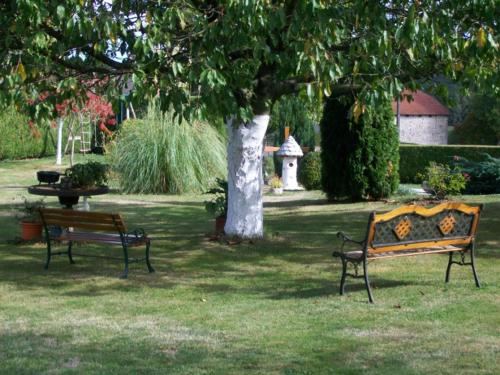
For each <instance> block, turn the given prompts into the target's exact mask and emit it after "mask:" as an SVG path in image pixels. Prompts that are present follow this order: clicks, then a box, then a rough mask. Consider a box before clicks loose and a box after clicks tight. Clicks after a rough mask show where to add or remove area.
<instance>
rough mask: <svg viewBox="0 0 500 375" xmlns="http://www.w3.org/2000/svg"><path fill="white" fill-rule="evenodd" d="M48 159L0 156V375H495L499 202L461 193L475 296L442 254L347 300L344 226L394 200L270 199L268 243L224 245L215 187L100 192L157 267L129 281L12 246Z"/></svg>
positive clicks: (355, 226)
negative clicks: (19, 200) (207, 208)
mask: <svg viewBox="0 0 500 375" xmlns="http://www.w3.org/2000/svg"><path fill="white" fill-rule="evenodd" d="M51 163H52V159H44V160H35V161H16V162H0V374H73V373H82V374H241V373H244V374H358V373H368V374H379V373H381V374H493V373H499V372H500V365H499V360H498V358H499V354H500V353H499V351H500V313H499V312H500V308H499V307H500V300H499V287H498V286H499V282H500V273H499V272H498V270H499V266H500V256H499V255H500V252H499V245H500V233H499V229H500V196H498V195H497V196H488V197H484V196H483V197H481V196H479V197H469V196H466V197H462V199H463V200H465V201H467V202H472V203H478V202H484V203H486V207H485V210H484V214H483V216H482V218H481V222H480V225H479V233H478V242H477V249H478V251H477V253H478V254H477V255H478V256H477V268H478V273H479V277H480V279H481V282H482V285H483V287H482V288H481V289H477V288H476V287H475V286H474V281H473V278H472V273H471V271H470V269H469V268H467V267H458V266H454V268H452V275H451V276H452V279H451V282H450V283H449V284H448V285H446V284H445V283H444V272H445V267H446V264H447V256H446V255H433V256H418V257H409V258H403V259H395V260H386V261H381V262H378V263H376V262H374V263H371V264H370V271H371V274H370V277H371V280H372V283H373V287H374V289H373V292H374V297H375V300H376V303H375V304H373V305H370V304H368V303H367V296H366V291H365V289H364V287H363V285H362V283H361V281H357V280H356V281H352V280H348V284H347V291H348V293H347V295H345V296H339V295H338V284H339V277H340V265H339V263H338V262H337V261H335V260H334V259H333V258H332V257H331V252H332V250H333V248H334V247H335V245H336V244H337V242H336V238H335V233H336V232H337V231H338V230H341V229H342V230H346V231H348V232H350V233H351V234H353V235H354V236H358V237H359V236H361V235H362V234H363V232H364V230H365V227H366V221H367V218H368V213H369V212H370V211H371V210H379V211H385V210H389V209H392V208H394V207H395V206H396V205H397V204H398V202H391V203H383V202H373V203H372V202H370V203H357V204H335V205H332V204H326V202H325V200H324V198H323V196H322V195H321V194H320V193H318V192H312V193H311V192H305V193H297V194H295V195H294V194H290V193H288V194H286V195H285V196H283V197H282V198H276V197H273V196H266V197H265V201H266V203H265V227H266V238H265V239H264V240H262V241H258V242H256V243H253V244H250V243H242V244H232V245H228V244H224V243H219V242H211V241H209V240H208V238H207V236H206V234H207V233H210V232H211V230H212V227H213V222H212V220H211V218H209V217H208V216H207V215H206V214H205V212H204V209H203V205H202V202H203V200H204V199H205V198H206V197H205V196H202V195H199V196H171V195H161V196H138V195H119V194H109V195H105V196H100V197H95V198H92V199H91V201H90V203H91V205H92V209H93V210H105V211H119V212H121V213H123V215H124V217H125V219H126V221H127V222H128V223H129V226H131V227H133V226H138V227H144V228H145V229H146V230H147V231H148V232H149V233H150V234H151V235H152V237H153V239H154V240H153V247H152V262H153V266H154V267H155V268H156V270H157V272H156V273H155V274H148V273H147V270H146V266H145V265H142V264H141V265H132V267H131V271H130V275H129V279H128V280H121V279H119V278H118V276H119V275H120V273H121V270H122V264H121V263H120V262H113V261H109V260H100V259H94V258H78V257H75V260H76V262H77V264H75V265H70V264H68V261H67V259H66V258H65V257H56V258H54V260H53V261H52V263H51V267H50V269H49V271H48V272H44V271H43V262H44V256H45V247H44V244H41V243H39V244H18V243H16V241H15V238H16V236H18V235H19V229H18V224H17V222H16V219H15V217H14V212H13V211H12V210H11V205H12V203H13V202H14V198H16V197H18V196H19V195H23V194H24V195H25V193H24V192H25V187H26V186H27V185H29V184H33V183H35V182H36V181H35V171H36V170H39V169H42V168H43V169H46V168H47V167H50V166H51ZM400 199H401V198H400ZM47 202H48V203H50V205H53V206H57V203H56V200H55V199H54V198H48V199H47ZM77 251H85V252H89V253H96V254H102V253H109V252H114V253H115V255H118V256H119V255H120V254H121V253H120V249H119V248H114V249H106V248H102V247H98V246H92V245H85V246H79V247H77V248H76V249H75V252H77Z"/></svg>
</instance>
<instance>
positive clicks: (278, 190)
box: [269, 175, 283, 194]
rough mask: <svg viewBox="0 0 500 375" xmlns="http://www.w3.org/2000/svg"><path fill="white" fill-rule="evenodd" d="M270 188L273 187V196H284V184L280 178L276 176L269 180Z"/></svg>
mask: <svg viewBox="0 0 500 375" xmlns="http://www.w3.org/2000/svg"><path fill="white" fill-rule="evenodd" d="M269 186H270V187H271V192H272V193H273V194H283V182H282V181H281V178H279V176H277V175H274V176H273V177H272V178H271V179H270V180H269Z"/></svg>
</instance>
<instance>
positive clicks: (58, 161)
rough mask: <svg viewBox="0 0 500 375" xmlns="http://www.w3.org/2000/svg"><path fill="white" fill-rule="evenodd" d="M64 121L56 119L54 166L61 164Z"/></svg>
mask: <svg viewBox="0 0 500 375" xmlns="http://www.w3.org/2000/svg"><path fill="white" fill-rule="evenodd" d="M63 125H64V120H63V119H62V118H60V117H59V118H58V119H57V152H56V165H61V164H62V136H63Z"/></svg>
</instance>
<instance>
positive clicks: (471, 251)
mask: <svg viewBox="0 0 500 375" xmlns="http://www.w3.org/2000/svg"><path fill="white" fill-rule="evenodd" d="M470 264H471V266H472V274H473V275H474V281H475V282H476V286H477V287H478V288H480V287H481V284H480V283H479V277H478V276H477V272H476V261H475V260H474V243H473V244H472V246H471V247H470Z"/></svg>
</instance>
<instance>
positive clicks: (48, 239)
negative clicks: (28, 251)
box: [43, 236, 52, 270]
mask: <svg viewBox="0 0 500 375" xmlns="http://www.w3.org/2000/svg"><path fill="white" fill-rule="evenodd" d="M51 257H52V249H51V244H50V238H49V237H48V236H47V259H46V260H45V266H43V269H45V270H47V269H49V263H50V258H51Z"/></svg>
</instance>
